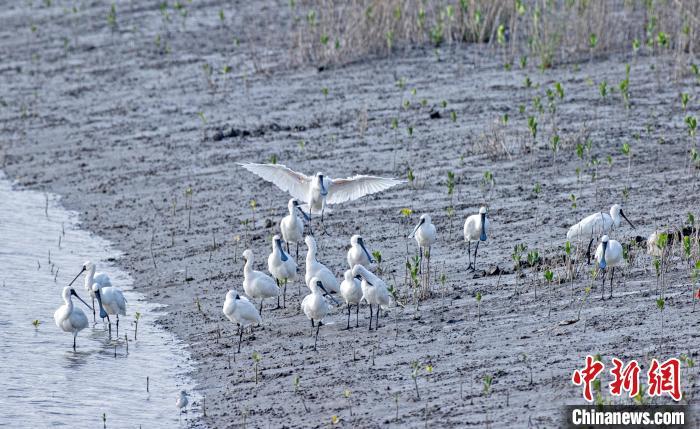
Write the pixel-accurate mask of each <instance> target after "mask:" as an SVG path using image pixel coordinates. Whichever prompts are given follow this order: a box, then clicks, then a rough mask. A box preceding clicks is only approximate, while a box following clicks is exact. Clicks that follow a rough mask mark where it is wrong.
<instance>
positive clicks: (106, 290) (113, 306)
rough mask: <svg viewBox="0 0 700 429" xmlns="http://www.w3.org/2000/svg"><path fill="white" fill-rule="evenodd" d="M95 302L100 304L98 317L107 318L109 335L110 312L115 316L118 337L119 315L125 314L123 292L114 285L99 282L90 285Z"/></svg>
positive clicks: (110, 325) (110, 330) (110, 333)
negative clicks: (102, 284) (104, 284)
mask: <svg viewBox="0 0 700 429" xmlns="http://www.w3.org/2000/svg"><path fill="white" fill-rule="evenodd" d="M92 291H93V292H94V293H95V297H96V298H97V303H98V304H99V306H100V318H102V319H104V318H105V317H106V318H107V323H109V335H110V336H112V321H111V320H110V319H109V315H110V314H114V315H116V316H117V337H119V315H120V314H121V315H122V316H126V298H124V293H123V292H122V291H121V290H120V289H118V288H116V287H114V286H101V285H100V284H99V283H95V284H93V285H92Z"/></svg>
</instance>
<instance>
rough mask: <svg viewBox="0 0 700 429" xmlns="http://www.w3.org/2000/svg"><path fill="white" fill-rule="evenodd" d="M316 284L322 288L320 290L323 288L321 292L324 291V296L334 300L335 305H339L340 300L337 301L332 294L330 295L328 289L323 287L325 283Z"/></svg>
mask: <svg viewBox="0 0 700 429" xmlns="http://www.w3.org/2000/svg"><path fill="white" fill-rule="evenodd" d="M316 284H317V285H318V287H320V288H321V290H322V291H323V295H324V296H327V297H328V298H330V299H332V300H333V302H335V304H336V305H338V300H337V299H335V298H333V296H331V294H330V293H328V291H327V290H326V288H325V287H323V283H321V282H318V283H316Z"/></svg>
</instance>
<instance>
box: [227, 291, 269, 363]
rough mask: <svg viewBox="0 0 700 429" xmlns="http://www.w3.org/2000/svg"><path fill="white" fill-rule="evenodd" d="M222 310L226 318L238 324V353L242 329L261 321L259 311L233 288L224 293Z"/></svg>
mask: <svg viewBox="0 0 700 429" xmlns="http://www.w3.org/2000/svg"><path fill="white" fill-rule="evenodd" d="M223 311H224V315H225V316H226V317H227V318H228V320H230V321H232V322H234V323H236V324H238V329H239V335H238V353H240V352H241V340H242V339H243V329H245V328H246V327H248V326H251V325H256V324H257V325H259V324H260V323H262V318H261V317H260V313H258V310H257V309H256V308H255V306H254V305H253V303H252V302H250V301H248V298H246V297H244V296H240V295H238V292H236V291H235V290H233V289H231V290H229V291H228V292H227V293H226V300H225V301H224V310H223Z"/></svg>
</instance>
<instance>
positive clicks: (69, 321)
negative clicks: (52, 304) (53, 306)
mask: <svg viewBox="0 0 700 429" xmlns="http://www.w3.org/2000/svg"><path fill="white" fill-rule="evenodd" d="M61 295H62V296H63V302H65V304H63V305H62V306H60V307H58V309H57V310H56V312H55V313H54V314H53V320H54V321H55V322H56V326H58V327H59V328H61V330H62V331H63V332H71V333H73V351H75V337H77V336H78V332H80V331H82V330H83V329H85V328H87V326H88V319H87V316H85V313H83V310H81V309H79V308H77V307H75V306H74V305H73V300H72V299H71V297H73V296H75V297H76V298H78V299H79V300H80V302H82V303H83V304H85V306H86V307H87V308H89V309H91V310H92V307H90V305H88V303H87V302H85V301H83V299H82V298H81V297H79V296H78V294H77V293H75V289H73V288H72V287H70V286H66V287H64V288H63V292H62V293H61Z"/></svg>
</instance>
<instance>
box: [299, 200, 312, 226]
mask: <svg viewBox="0 0 700 429" xmlns="http://www.w3.org/2000/svg"><path fill="white" fill-rule="evenodd" d="M297 210H299V213H301V215H302V216H304V219H306V221H307V222H311V217H310V216H309V215H307V214H306V212H305V211H304V210H302V209H301V206H300V205H299V204H297Z"/></svg>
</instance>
